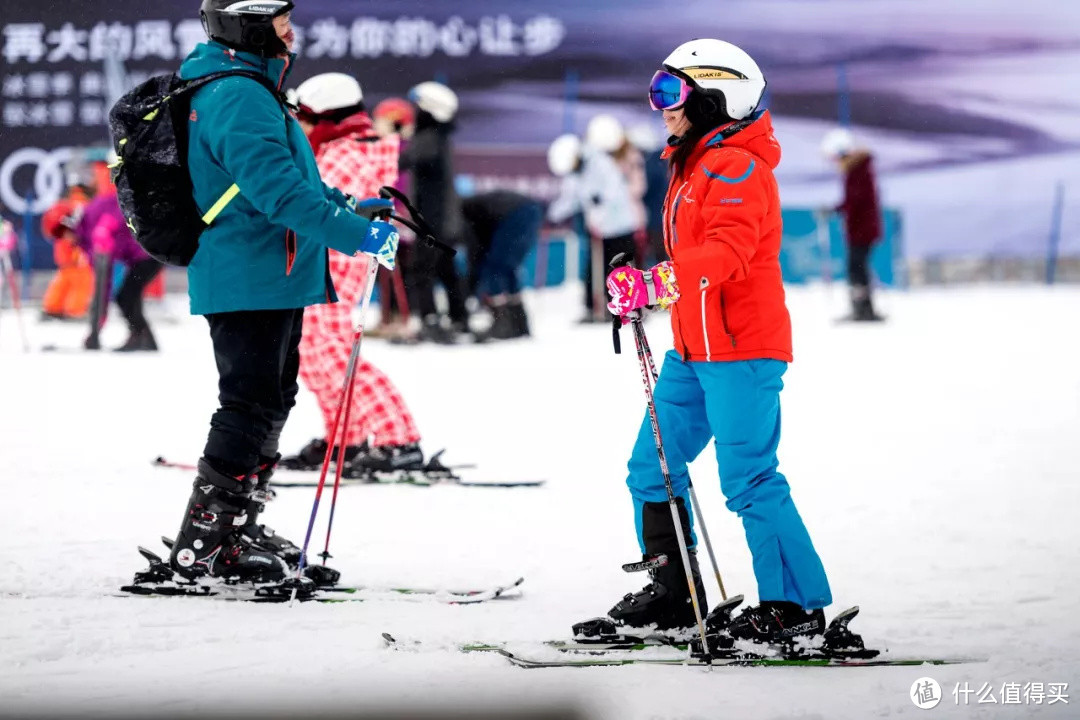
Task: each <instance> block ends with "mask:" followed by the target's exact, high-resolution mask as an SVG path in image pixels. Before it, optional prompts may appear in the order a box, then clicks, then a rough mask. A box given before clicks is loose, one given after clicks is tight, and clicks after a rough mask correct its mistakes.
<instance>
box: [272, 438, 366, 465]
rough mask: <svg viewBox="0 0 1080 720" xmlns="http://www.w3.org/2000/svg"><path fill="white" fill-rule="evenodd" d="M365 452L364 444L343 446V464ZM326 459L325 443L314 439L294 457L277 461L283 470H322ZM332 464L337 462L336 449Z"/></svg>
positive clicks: (320, 439)
mask: <svg viewBox="0 0 1080 720" xmlns="http://www.w3.org/2000/svg"><path fill="white" fill-rule="evenodd" d="M366 450H367V447H366V443H365V444H364V445H346V446H345V462H346V464H348V463H349V462H351V461H352V459H353V458H354V457H356V456H357V455H359V454H360V453H362V452H365V451H366ZM325 459H326V441H325V440H323V439H322V438H315V439H313V440H312V441H311V442H309V443H308V444H307V445H305V446H304V447H303V449H301V450H300V452H298V453H297V454H296V455H290V456H289V457H284V458H281V460H280V461H278V465H280V466H281V467H282V468H283V469H285V470H307V471H311V470H322V464H323V461H324V460H325ZM332 460H333V461H334V462H336V461H337V448H336V447H335V448H334V454H333V456H332Z"/></svg>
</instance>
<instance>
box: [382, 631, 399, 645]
mask: <svg viewBox="0 0 1080 720" xmlns="http://www.w3.org/2000/svg"><path fill="white" fill-rule="evenodd" d="M382 639H383V642H385V643H386V644H387V645H397V639H396V638H395V637H394V636H393V635H391V634H390V633H388V632H384V633H383V634H382Z"/></svg>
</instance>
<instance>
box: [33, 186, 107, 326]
mask: <svg viewBox="0 0 1080 720" xmlns="http://www.w3.org/2000/svg"><path fill="white" fill-rule="evenodd" d="M89 201H90V198H89V196H88V193H87V190H86V189H85V188H83V187H82V186H80V185H74V186H72V188H71V189H70V190H69V191H68V194H67V197H64V198H62V199H61V200H59V201H58V202H56V203H55V204H54V205H53V206H52V207H51V208H49V209H48V210H47V211H46V212H45V215H44V216H43V217H42V219H41V231H42V233H43V234H44V236H45V239H46V240H48V241H50V242H51V243H52V244H53V261H54V262H55V263H56V268H57V270H56V274H55V275H54V276H53V279H52V280H51V281H50V282H49V286H48V288H46V290H45V296H44V297H43V298H42V301H41V314H42V317H43V318H56V319H60V320H77V319H82V318H84V317H86V312H87V309H88V308H89V307H90V299H91V296H92V295H93V293H94V271H93V269H92V268H91V267H90V259H89V258H88V257H87V255H86V252H84V251H83V250H82V249H81V248H80V247H79V239H78V237H76V235H75V226H76V225H78V223H79V217H80V216H81V215H82V211H83V208H84V207H86V204H87V203H88V202H89Z"/></svg>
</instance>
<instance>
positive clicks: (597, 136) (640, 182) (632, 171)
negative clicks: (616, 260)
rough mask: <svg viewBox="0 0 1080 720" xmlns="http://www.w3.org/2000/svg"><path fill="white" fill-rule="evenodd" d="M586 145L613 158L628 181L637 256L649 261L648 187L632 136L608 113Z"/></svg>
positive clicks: (593, 123) (592, 127) (597, 119)
mask: <svg viewBox="0 0 1080 720" xmlns="http://www.w3.org/2000/svg"><path fill="white" fill-rule="evenodd" d="M585 142H586V143H588V144H589V145H592V146H593V147H595V148H597V149H598V150H603V151H604V152H606V153H608V154H609V155H611V158H612V159H613V160H614V161H615V164H616V165H618V166H619V170H620V171H622V174H623V177H625V178H626V185H627V187H628V188H629V190H630V197H631V201H632V205H631V207H632V208H633V213H634V224H635V226H636V227H635V229H634V243H635V252H634V256H635V258H638V259H640V258H643V257H645V248H646V244H647V241H648V238H647V236H646V234H645V227H646V224H647V221H648V214H647V213H646V210H645V191H646V189H647V187H648V183H647V181H646V178H645V158H644V156H643V155H642V154H641V151H640V150H638V148H637V146H636V145H634V143H633V142H631V140H630V137H629V134H628V133H627V132H626V129H625V128H624V127H623V124H622V123H621V122H620V121H619V119H618V118H616V117H615V116H614V115H608V114H606V113H602V114H600V115H596V116H594V117H593V119H592V120H590V121H589V126H588V128H587V129H586V131H585ZM606 267H607V266H605V270H606Z"/></svg>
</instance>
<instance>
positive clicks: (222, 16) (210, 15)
mask: <svg viewBox="0 0 1080 720" xmlns="http://www.w3.org/2000/svg"><path fill="white" fill-rule="evenodd" d="M293 7H294V5H293V3H292V2H289V0H203V4H202V9H201V10H200V11H199V15H200V16H201V17H202V24H203V29H204V30H206V34H207V36H208V37H209V38H210V39H211V40H217V41H218V42H219V43H221V44H222V45H227V46H228V47H231V48H232V49H234V50H241V51H243V52H250V53H255V54H256V55H260V56H262V57H266V58H270V57H277V56H278V55H281V54H282V53H284V52H286V51H287V50H288V48H286V47H285V43H283V42H282V41H281V39H280V38H278V36H277V31H275V30H274V18H276V17H278V16H280V15H284V14H285V13H287V12H290V11H292V9H293Z"/></svg>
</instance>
